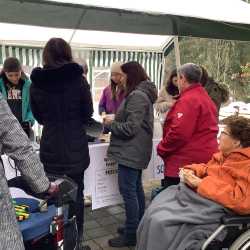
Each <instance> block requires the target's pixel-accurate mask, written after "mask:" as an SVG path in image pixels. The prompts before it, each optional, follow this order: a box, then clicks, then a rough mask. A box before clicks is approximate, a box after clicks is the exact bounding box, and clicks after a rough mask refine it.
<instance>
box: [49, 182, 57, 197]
mask: <svg viewBox="0 0 250 250" xmlns="http://www.w3.org/2000/svg"><path fill="white" fill-rule="evenodd" d="M47 193H48V194H49V196H50V197H54V196H56V195H57V194H58V193H59V186H58V185H57V184H56V183H55V182H51V183H50V186H49V189H48V190H47Z"/></svg>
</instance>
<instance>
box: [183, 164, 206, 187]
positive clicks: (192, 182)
mask: <svg viewBox="0 0 250 250" xmlns="http://www.w3.org/2000/svg"><path fill="white" fill-rule="evenodd" d="M186 170H187V169H186ZM183 179H184V182H185V183H186V184H187V185H188V186H190V187H191V188H197V187H198V186H199V184H200V183H201V181H202V179H201V178H199V177H197V176H196V175H194V173H192V172H190V171H184V172H183Z"/></svg>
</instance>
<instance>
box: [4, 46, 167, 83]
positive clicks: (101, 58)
mask: <svg viewBox="0 0 250 250" xmlns="http://www.w3.org/2000/svg"><path fill="white" fill-rule="evenodd" d="M42 51H43V50H42V48H37V47H18V46H10V45H2V46H1V50H0V64H1V65H2V64H3V62H4V60H5V59H6V58H7V57H11V56H13V57H16V58H18V59H19V60H20V62H21V64H22V65H24V66H29V67H37V66H42ZM73 55H74V58H75V59H82V58H83V59H85V60H86V62H87V64H88V67H89V71H90V72H92V70H93V69H94V68H109V67H110V66H111V64H112V63H113V62H115V61H121V62H128V61H137V62H139V63H140V64H141V65H142V66H143V67H144V68H145V70H146V72H147V74H148V75H149V77H150V79H151V80H152V81H153V82H155V84H156V85H157V86H158V87H159V86H160V85H161V80H162V79H161V76H162V70H163V62H164V60H163V59H164V58H163V53H161V52H143V51H118V50H99V49H98V50H83V49H82V50H79V49H78V50H73ZM89 77H90V79H89V80H90V82H91V80H92V79H91V73H90V74H89Z"/></svg>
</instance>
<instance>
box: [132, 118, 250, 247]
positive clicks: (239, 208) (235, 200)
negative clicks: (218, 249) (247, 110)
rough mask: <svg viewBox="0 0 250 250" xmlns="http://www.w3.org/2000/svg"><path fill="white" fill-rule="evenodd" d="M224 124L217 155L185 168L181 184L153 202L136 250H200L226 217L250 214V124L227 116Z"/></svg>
mask: <svg viewBox="0 0 250 250" xmlns="http://www.w3.org/2000/svg"><path fill="white" fill-rule="evenodd" d="M224 124H225V125H226V126H225V128H224V130H223V131H222V132H221V134H220V137H219V150H220V151H219V152H218V153H215V154H214V155H213V157H212V159H211V160H210V161H209V162H208V163H207V164H193V165H188V166H185V167H184V168H183V169H181V170H180V175H181V176H180V177H181V179H182V182H181V183H180V184H179V185H176V186H171V187H169V188H167V189H166V190H164V191H162V192H161V193H160V194H159V195H158V196H156V197H155V199H154V200H153V201H152V203H151V205H150V206H149V208H148V209H147V210H146V212H145V214H144V217H143V218H142V220H141V222H140V225H139V228H138V231H137V247H136V249H137V250H152V249H154V250H166V249H168V250H184V249H186V250H187V249H190V250H191V249H192V250H195V249H201V246H202V244H203V242H204V241H205V240H206V238H208V237H209V235H211V234H212V233H213V232H214V231H215V229H216V228H217V227H218V225H219V224H220V221H221V218H222V217H223V216H224V215H227V214H232V215H233V214H240V215H246V214H250V198H249V197H250V188H249V185H250V119H248V118H244V117H240V116H239V117H237V116H231V117H228V118H226V119H224ZM197 153H199V152H197ZM221 237H225V235H222V236H221ZM221 240H223V239H221Z"/></svg>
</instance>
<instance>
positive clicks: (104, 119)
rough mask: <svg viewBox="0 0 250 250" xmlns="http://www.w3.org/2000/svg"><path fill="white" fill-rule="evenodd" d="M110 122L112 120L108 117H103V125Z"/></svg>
mask: <svg viewBox="0 0 250 250" xmlns="http://www.w3.org/2000/svg"><path fill="white" fill-rule="evenodd" d="M112 122H113V120H112V119H110V118H107V117H105V118H103V124H104V125H110V124H111V123H112Z"/></svg>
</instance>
